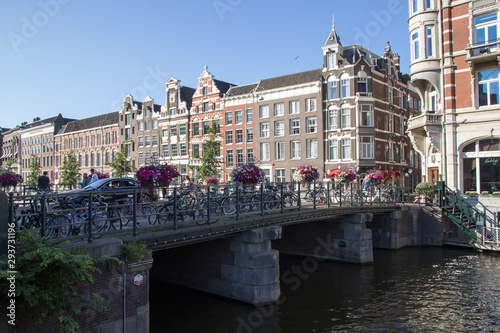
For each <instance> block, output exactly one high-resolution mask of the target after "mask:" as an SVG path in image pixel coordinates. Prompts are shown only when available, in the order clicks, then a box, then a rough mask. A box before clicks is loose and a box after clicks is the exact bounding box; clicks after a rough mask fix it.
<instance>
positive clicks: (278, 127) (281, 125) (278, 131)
mask: <svg viewBox="0 0 500 333" xmlns="http://www.w3.org/2000/svg"><path fill="white" fill-rule="evenodd" d="M274 136H285V122H284V121H275V122H274Z"/></svg>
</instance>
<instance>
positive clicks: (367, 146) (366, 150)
mask: <svg viewBox="0 0 500 333" xmlns="http://www.w3.org/2000/svg"><path fill="white" fill-rule="evenodd" d="M359 141H360V150H361V151H360V158H361V159H373V156H374V153H373V152H374V139H373V136H362V137H360V138H359Z"/></svg>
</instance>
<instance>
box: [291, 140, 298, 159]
mask: <svg viewBox="0 0 500 333" xmlns="http://www.w3.org/2000/svg"><path fill="white" fill-rule="evenodd" d="M290 159H292V160H300V141H290Z"/></svg>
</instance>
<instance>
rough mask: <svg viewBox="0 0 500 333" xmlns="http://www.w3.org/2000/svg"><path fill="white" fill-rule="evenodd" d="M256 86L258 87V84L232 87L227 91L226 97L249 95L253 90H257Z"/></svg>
mask: <svg viewBox="0 0 500 333" xmlns="http://www.w3.org/2000/svg"><path fill="white" fill-rule="evenodd" d="M258 86H259V84H258V83H252V84H246V85H244V86H234V87H231V88H230V89H229V90H228V91H227V93H226V96H238V95H245V94H249V93H251V92H252V91H254V90H255V88H257V87H258Z"/></svg>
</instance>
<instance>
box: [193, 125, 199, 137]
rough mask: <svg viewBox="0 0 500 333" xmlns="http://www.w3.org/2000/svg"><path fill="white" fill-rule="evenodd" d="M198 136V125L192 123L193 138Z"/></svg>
mask: <svg viewBox="0 0 500 333" xmlns="http://www.w3.org/2000/svg"><path fill="white" fill-rule="evenodd" d="M197 135H200V124H199V123H193V136H197Z"/></svg>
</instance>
